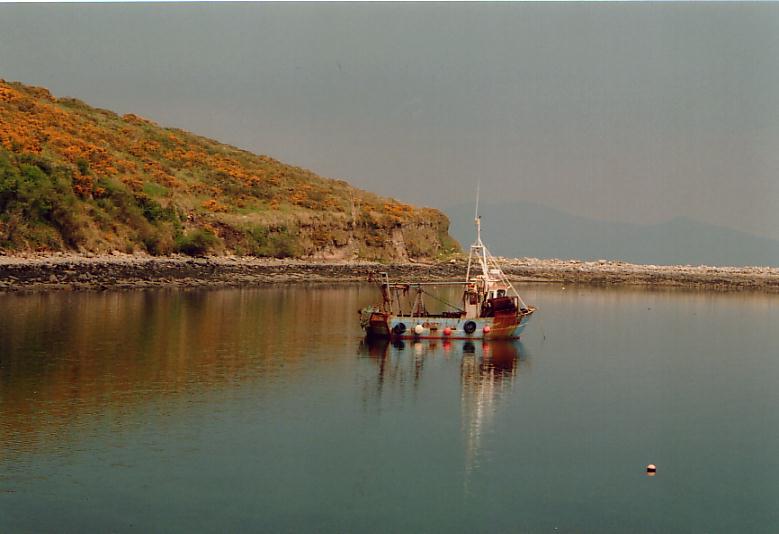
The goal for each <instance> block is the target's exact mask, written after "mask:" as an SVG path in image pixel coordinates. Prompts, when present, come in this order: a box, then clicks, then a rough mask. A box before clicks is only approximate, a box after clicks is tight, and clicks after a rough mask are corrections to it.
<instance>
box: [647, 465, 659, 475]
mask: <svg viewBox="0 0 779 534" xmlns="http://www.w3.org/2000/svg"><path fill="white" fill-rule="evenodd" d="M655 473H657V466H656V465H655V464H649V465H648V466H646V474H647V475H649V476H650V477H651V476H655Z"/></svg>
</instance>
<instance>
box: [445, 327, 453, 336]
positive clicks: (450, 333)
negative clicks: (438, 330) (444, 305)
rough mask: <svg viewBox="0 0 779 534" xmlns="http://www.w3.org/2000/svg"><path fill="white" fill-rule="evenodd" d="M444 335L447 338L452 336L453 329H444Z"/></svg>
mask: <svg viewBox="0 0 779 534" xmlns="http://www.w3.org/2000/svg"><path fill="white" fill-rule="evenodd" d="M444 335H445V336H451V335H452V329H451V328H449V327H448V326H447V327H446V328H444Z"/></svg>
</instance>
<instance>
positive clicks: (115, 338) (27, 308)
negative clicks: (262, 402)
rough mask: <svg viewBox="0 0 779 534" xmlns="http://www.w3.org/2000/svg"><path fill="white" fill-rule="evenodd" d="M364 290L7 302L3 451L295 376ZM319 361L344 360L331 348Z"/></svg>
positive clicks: (346, 320) (0, 428) (2, 304)
mask: <svg viewBox="0 0 779 534" xmlns="http://www.w3.org/2000/svg"><path fill="white" fill-rule="evenodd" d="M358 292H359V290H358V289H344V288H318V289H316V290H315V291H311V290H307V289H305V288H279V289H262V290H224V291H186V292H178V291H172V292H167V291H153V292H130V293H103V294H98V293H81V294H62V293H57V294H37V295H5V296H3V298H2V299H0V317H2V320H0V450H3V449H5V450H6V451H10V450H17V449H18V450H29V449H35V448H38V447H41V446H57V445H56V443H57V442H59V441H62V440H63V439H67V437H68V436H69V435H70V431H71V430H72V429H73V428H75V427H76V426H77V424H78V422H79V421H80V420H82V419H88V418H90V417H96V416H97V415H104V414H106V413H111V412H112V411H113V412H118V413H122V412H124V413H126V410H127V408H128V407H132V406H138V405H142V404H144V405H145V404H148V403H150V402H153V401H154V400H156V399H166V401H168V400H171V399H173V398H174V397H176V398H179V397H182V396H186V395H189V394H196V393H199V392H207V391H214V390H218V389H220V388H230V387H233V386H235V385H237V384H240V383H244V382H246V381H248V380H252V379H255V378H257V377H263V378H264V379H265V380H266V381H271V380H278V379H285V380H291V379H292V377H294V376H295V375H296V374H298V373H300V372H302V371H303V370H304V368H305V360H306V359H305V356H306V355H307V354H308V353H309V351H310V350H311V347H312V345H311V339H312V337H315V338H317V339H318V341H319V346H320V347H321V346H322V344H323V343H324V344H327V343H331V342H332V343H333V344H338V343H342V342H343V341H342V337H337V336H335V335H334V332H333V325H334V324H346V325H349V324H351V323H354V310H355V309H356V308H357V303H356V300H355V299H357V298H358V295H357V293H358ZM324 354H325V355H324V356H322V357H336V356H335V355H336V354H337V351H335V352H333V355H332V356H328V353H327V352H326V351H324Z"/></svg>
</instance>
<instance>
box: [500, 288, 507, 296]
mask: <svg viewBox="0 0 779 534" xmlns="http://www.w3.org/2000/svg"><path fill="white" fill-rule="evenodd" d="M498 296H499V297H505V296H506V290H505V289H498Z"/></svg>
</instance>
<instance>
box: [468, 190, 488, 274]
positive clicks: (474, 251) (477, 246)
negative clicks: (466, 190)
mask: <svg viewBox="0 0 779 534" xmlns="http://www.w3.org/2000/svg"><path fill="white" fill-rule="evenodd" d="M473 222H474V223H475V224H476V241H475V242H474V243H473V245H471V249H470V252H469V254H468V268H467V269H466V271H465V283H466V284H468V283H469V282H470V281H471V266H472V264H473V257H474V255H476V257H478V258H479V265H480V266H481V271H482V274H483V275H484V281H485V284H486V283H488V282H489V281H490V270H489V264H488V261H487V254H488V252H487V247H485V246H484V243H482V240H481V216H480V215H479V184H476V212H475V213H474V216H473Z"/></svg>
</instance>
